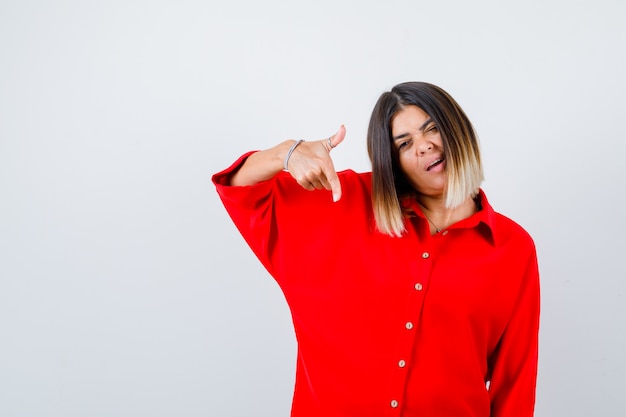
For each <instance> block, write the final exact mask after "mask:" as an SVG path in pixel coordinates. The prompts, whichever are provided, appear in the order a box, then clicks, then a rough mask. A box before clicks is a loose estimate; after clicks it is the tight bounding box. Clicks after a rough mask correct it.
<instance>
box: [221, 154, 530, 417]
mask: <svg viewBox="0 0 626 417" xmlns="http://www.w3.org/2000/svg"><path fill="white" fill-rule="evenodd" d="M248 155H249V154H246V155H244V156H242V157H241V158H240V159H239V160H238V161H237V162H235V163H234V164H233V165H232V166H231V167H230V168H228V169H226V170H225V171H222V172H220V173H218V174H215V175H214V176H213V182H214V183H215V185H216V187H217V191H218V193H219V195H220V197H221V199H222V201H223V203H224V205H225V207H226V209H227V211H228V213H229V214H230V216H231V218H232V219H233V221H234V222H235V224H236V226H237V228H238V229H239V231H240V232H241V234H242V235H243V237H244V239H245V240H246V242H247V243H248V244H249V245H250V248H251V249H252V250H253V251H254V253H255V254H256V256H257V257H258V258H259V260H260V261H261V262H262V263H263V265H264V266H265V268H266V269H267V270H268V271H269V273H270V274H271V275H272V276H273V277H274V278H275V279H276V281H277V282H278V284H279V285H280V288H281V289H282V291H283V293H284V295H285V298H286V300H287V303H288V305H289V308H290V310H291V314H292V319H293V324H294V328H295V334H296V338H297V341H298V355H297V367H296V383H295V390H294V397H293V404H292V412H291V415H292V416H293V417H307V416H311V417H312V416H315V417H348V416H351V417H352V416H354V417H357V416H358V417H381V416H402V417H417V416H420V417H424V416H426V417H433V416H436V417H448V416H449V417H460V416H467V417H470V416H472V417H487V416H491V417H518V416H519V417H522V416H523V417H530V416H532V415H533V408H534V402H535V381H536V374H537V339H538V328H539V273H538V269H537V260H536V254H535V247H534V244H533V241H532V239H531V238H530V236H529V235H528V234H527V233H526V232H525V231H524V230H523V229H522V228H521V227H520V226H519V225H517V224H516V223H514V222H513V221H511V220H510V219H508V218H506V217H504V216H502V215H501V214H498V213H496V212H494V210H493V209H492V208H491V206H490V205H489V202H488V201H487V198H486V197H485V195H484V193H483V192H482V190H481V192H480V195H479V199H480V206H481V208H482V209H481V210H479V211H478V212H477V213H476V214H474V215H472V216H471V217H469V218H467V219H465V220H462V221H460V222H458V223H456V224H454V225H452V226H450V227H449V228H447V229H446V230H444V231H443V232H441V233H437V234H435V235H432V236H431V234H430V230H429V225H428V221H427V220H426V218H425V217H424V216H423V214H422V213H421V210H420V208H419V206H418V205H417V204H416V202H415V201H404V202H403V204H404V205H405V206H408V207H411V208H413V209H414V211H415V216H413V217H410V218H407V220H406V225H407V232H406V233H405V234H404V235H403V236H402V237H400V238H398V237H390V236H387V235H384V234H382V233H380V232H378V231H377V230H376V228H375V223H374V216H373V213H372V208H371V174H370V173H364V174H357V173H355V172H353V171H342V172H340V173H339V178H340V181H341V186H342V190H343V196H342V198H341V200H340V201H338V202H337V203H333V202H332V197H331V194H330V192H329V191H325V190H322V191H313V192H310V191H306V190H304V189H303V188H302V187H300V185H298V184H297V183H296V181H295V180H294V179H293V178H292V177H291V176H290V175H289V174H288V173H286V172H282V173H279V174H278V175H276V176H275V177H274V178H273V179H271V180H269V181H264V182H261V183H259V184H256V185H254V186H244V187H233V186H228V185H227V184H229V178H230V175H231V174H232V173H233V171H234V170H235V169H237V168H238V167H239V166H240V165H241V163H242V162H243V161H244V160H245V158H246V157H247V156H248Z"/></svg>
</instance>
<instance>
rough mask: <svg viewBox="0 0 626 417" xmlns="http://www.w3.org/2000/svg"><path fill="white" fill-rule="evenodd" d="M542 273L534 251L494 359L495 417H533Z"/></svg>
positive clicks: (492, 399)
mask: <svg viewBox="0 0 626 417" xmlns="http://www.w3.org/2000/svg"><path fill="white" fill-rule="evenodd" d="M539 310H540V299H539V270H538V267H537V256H536V253H535V250H534V247H533V250H532V252H531V254H530V256H529V258H528V261H527V263H526V269H525V271H524V275H523V280H522V282H521V287H520V290H519V296H518V299H517V303H516V305H515V308H514V310H513V313H512V315H511V318H510V320H509V322H508V324H507V327H506V329H505V331H504V334H503V335H502V338H501V339H500V342H499V345H498V348H497V350H496V352H495V355H494V356H493V357H492V360H491V370H492V372H491V380H490V387H489V394H490V397H491V417H532V416H533V413H534V406H535V389H536V382H537V361H538V344H539V343H538V340H539Z"/></svg>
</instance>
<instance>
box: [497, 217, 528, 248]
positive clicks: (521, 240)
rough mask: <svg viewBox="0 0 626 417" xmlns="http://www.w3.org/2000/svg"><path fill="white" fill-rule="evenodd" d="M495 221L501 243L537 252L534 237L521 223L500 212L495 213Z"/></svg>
mask: <svg viewBox="0 0 626 417" xmlns="http://www.w3.org/2000/svg"><path fill="white" fill-rule="evenodd" d="M495 221H496V224H495V226H496V227H495V231H496V233H497V235H498V241H499V242H501V243H507V244H514V245H515V246H516V247H518V248H520V249H527V250H530V251H533V252H534V251H535V242H534V240H533V238H532V236H531V235H530V233H528V231H526V229H524V228H523V227H522V226H521V225H520V224H519V223H517V222H516V221H514V220H512V219H511V218H509V217H507V216H505V215H504V214H502V213H498V212H495Z"/></svg>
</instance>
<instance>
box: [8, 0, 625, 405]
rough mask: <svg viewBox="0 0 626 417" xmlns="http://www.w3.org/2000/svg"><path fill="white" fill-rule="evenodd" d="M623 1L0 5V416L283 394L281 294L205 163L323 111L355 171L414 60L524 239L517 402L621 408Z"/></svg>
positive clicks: (309, 127)
mask: <svg viewBox="0 0 626 417" xmlns="http://www.w3.org/2000/svg"><path fill="white" fill-rule="evenodd" d="M625 18H626V6H624V2H623V1H621V0H613V1H610V0H594V1H591V0H587V1H575V0H574V1H565V0H563V1H545V0H544V1H536V0H533V1H524V2H515V3H513V2H511V3H508V2H497V1H481V0H476V1H471V2H470V1H462V0H457V1H429V2H421V1H416V0H411V1H385V2H382V1H363V0H360V1H357V0H354V1H345V2H341V1H338V0H332V1H331V0H316V1H311V2H306V3H300V2H296V1H285V2H279V1H276V0H266V1H243V2H236V1H229V2H226V1H224V2H213V1H208V2H207V1H199V0H197V1H193V0H178V1H170V2H165V1H154V0H153V1H148V0H134V1H133V0H127V1H107V2H104V1H102V2H97V1H71V0H69V1H24V0H20V1H17V0H13V1H7V0H3V1H1V2H0V416H3V417H4V416H7V417H9V416H11V417H22V416H37V417H40V416H50V417H57V416H58V417H61V416H63V417H70V416H76V417H84V416H90V417H97V416H116V417H118V416H151V417H154V416H220V417H229V416H233V417H239V416H287V415H288V414H289V408H290V402H291V394H292V389H293V388H292V384H293V373H294V366H295V348H296V345H295V341H294V336H293V331H292V328H291V321H290V316H289V312H288V309H287V306H286V304H285V302H284V300H283V298H282V294H281V293H280V291H279V289H278V286H277V285H276V284H275V283H274V281H272V279H271V278H270V277H269V276H268V275H267V273H266V272H265V271H264V270H263V269H262V267H261V266H260V264H259V263H258V262H257V261H256V259H255V258H254V256H253V255H252V254H251V252H250V251H249V250H248V248H247V247H246V245H245V244H244V242H243V240H242V238H241V237H240V236H239V234H238V233H237V231H236V230H235V228H234V226H233V225H232V224H231V222H230V220H229V218H228V216H227V215H226V213H225V210H224V209H223V207H222V206H221V204H220V202H219V201H218V198H217V194H216V193H215V190H214V187H213V186H212V184H211V183H210V176H211V174H213V173H215V172H217V171H219V170H221V169H223V168H225V167H226V166H228V165H229V164H230V163H231V162H232V161H234V159H235V158H236V157H238V156H239V155H240V154H241V153H243V152H244V151H247V150H251V149H261V148H266V147H269V146H272V145H274V144H275V143H277V142H279V141H282V140H284V139H289V138H305V139H318V138H323V137H327V136H329V135H330V134H331V133H333V132H334V131H335V130H336V129H337V127H338V126H339V125H340V124H341V123H344V124H345V125H346V127H347V129H348V135H347V138H346V140H345V141H344V143H343V144H342V145H341V146H340V147H338V148H337V149H336V150H335V151H334V152H333V155H334V157H335V163H336V166H337V168H338V169H345V168H353V169H355V170H357V171H363V170H368V169H369V162H368V159H367V154H366V148H365V132H366V127H367V122H368V120H369V115H370V112H371V109H372V107H373V105H374V102H375V101H376V99H377V98H378V96H379V95H380V94H381V93H382V92H383V91H385V90H388V89H390V88H391V87H392V86H393V85H395V84H396V83H399V82H403V81H410V80H421V81H429V82H432V83H435V84H438V85H440V86H441V87H443V88H444V89H446V90H447V91H448V92H449V93H451V94H452V96H453V97H455V98H456V99H457V101H458V102H459V103H460V104H461V106H462V107H463V108H464V109H465V110H466V112H467V113H468V115H469V116H470V118H471V120H472V121H473V123H474V124H475V126H476V128H477V130H478V134H479V136H480V140H481V144H482V149H483V157H484V161H485V169H486V177H487V180H486V182H485V183H484V189H485V190H486V192H487V194H488V196H489V198H490V201H491V203H492V204H493V205H494V207H495V208H496V209H497V210H498V211H500V212H502V213H504V214H506V215H507V216H509V217H512V218H513V219H515V220H516V221H517V222H518V223H520V224H522V225H523V226H524V227H525V228H526V229H527V230H528V231H529V232H530V233H531V234H532V236H533V237H534V238H535V241H536V244H537V248H538V252H539V261H540V268H541V273H542V327H541V351H540V355H541V356H540V365H539V380H538V392H537V407H536V408H537V412H536V415H537V416H541V417H552V416H568V417H578V416H580V417H583V416H596V415H602V416H605V417H608V416H616V417H617V416H623V415H624V414H625V413H626V396H625V395H624V389H625V388H626V356H625V355H624V352H626V279H625V278H626V267H625V263H624V249H626V245H625V243H624V240H625V236H626V224H625V221H624V214H625V210H624V191H625V189H626V172H625V170H626V168H625V164H624V158H625V153H626V152H625V151H626V145H625V144H624V142H625V141H626V134H625V133H626V129H625V128H624V113H625V110H626V106H625V105H624V98H625V97H626V82H625V81H624V75H625V74H626V52H625V51H626V29H625V24H624V21H625ZM344 192H349V191H344ZM303 221H306V215H304V216H303ZM317 256H320V257H321V256H323V252H321V253H320V254H318V255H317ZM314 261H315V259H312V262H314Z"/></svg>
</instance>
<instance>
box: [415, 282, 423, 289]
mask: <svg viewBox="0 0 626 417" xmlns="http://www.w3.org/2000/svg"><path fill="white" fill-rule="evenodd" d="M415 289H416V290H417V291H422V284H420V283H419V282H418V283H417V284H415Z"/></svg>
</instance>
